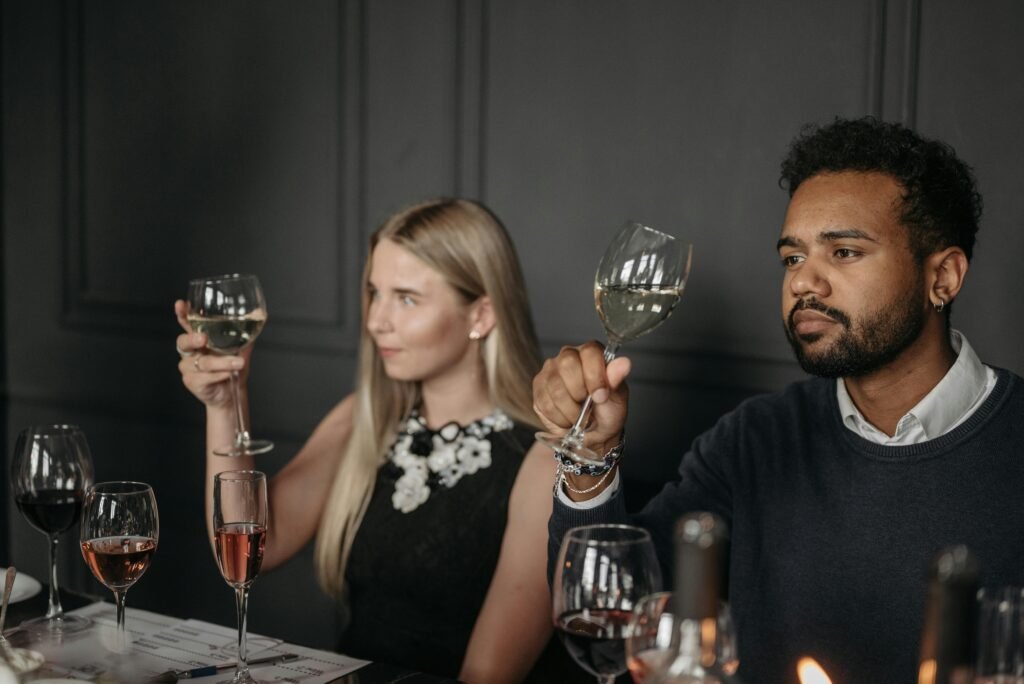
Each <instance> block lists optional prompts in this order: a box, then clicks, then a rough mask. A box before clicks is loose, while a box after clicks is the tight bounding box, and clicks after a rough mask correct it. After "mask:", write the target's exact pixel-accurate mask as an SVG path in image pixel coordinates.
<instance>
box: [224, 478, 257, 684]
mask: <svg viewBox="0 0 1024 684" xmlns="http://www.w3.org/2000/svg"><path fill="white" fill-rule="evenodd" d="M213 531H214V547H215V549H216V552H217V565H218V566H219V567H220V574H221V575H222V576H223V577H224V581H225V582H227V583H228V585H230V586H231V587H233V588H234V590H235V603H236V607H237V609H238V660H237V662H238V665H237V666H236V667H235V677H234V679H232V680H231V681H232V682H233V684H252V683H253V682H255V681H256V680H254V679H253V678H252V675H250V674H249V666H248V664H247V662H246V661H247V654H246V617H247V614H248V604H249V587H250V586H251V585H252V583H253V580H255V579H256V575H258V574H259V572H260V566H261V565H262V564H263V547H264V545H265V543H266V540H267V476H266V475H264V474H263V473H261V472H259V471H256V470H228V471H225V472H222V473H217V475H216V476H215V477H214V479H213Z"/></svg>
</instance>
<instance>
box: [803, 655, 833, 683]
mask: <svg viewBox="0 0 1024 684" xmlns="http://www.w3.org/2000/svg"><path fill="white" fill-rule="evenodd" d="M796 674H797V676H798V677H799V678H800V684H832V680H831V679H829V678H828V675H827V674H825V670H823V669H822V667H821V665H819V664H818V663H817V661H816V660H815V659H814V658H801V659H800V662H798V663H797V664H796Z"/></svg>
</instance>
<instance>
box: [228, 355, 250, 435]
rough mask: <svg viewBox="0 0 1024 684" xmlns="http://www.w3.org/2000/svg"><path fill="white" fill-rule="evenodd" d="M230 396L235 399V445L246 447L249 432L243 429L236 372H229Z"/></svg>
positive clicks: (240, 395)
mask: <svg viewBox="0 0 1024 684" xmlns="http://www.w3.org/2000/svg"><path fill="white" fill-rule="evenodd" d="M231 394H232V396H233V397H234V399H235V444H237V445H238V446H247V445H248V444H249V431H248V430H247V429H246V427H245V409H244V408H243V407H242V392H241V391H240V390H239V389H238V371H231Z"/></svg>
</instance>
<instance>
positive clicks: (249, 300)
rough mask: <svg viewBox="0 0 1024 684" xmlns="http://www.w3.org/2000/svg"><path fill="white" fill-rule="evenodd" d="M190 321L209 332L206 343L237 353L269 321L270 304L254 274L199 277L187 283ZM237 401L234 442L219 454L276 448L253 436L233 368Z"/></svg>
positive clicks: (200, 330)
mask: <svg viewBox="0 0 1024 684" xmlns="http://www.w3.org/2000/svg"><path fill="white" fill-rule="evenodd" d="M188 307H189V308H188V322H189V325H190V326H191V327H192V330H193V331H195V332H198V333H204V334H205V335H206V339H207V343H206V346H207V347H209V348H210V349H211V350H213V351H214V352H216V353H218V354H225V355H233V354H238V353H239V352H241V351H242V350H243V349H245V348H246V347H248V346H249V345H250V344H252V343H253V342H255V341H256V338H257V337H258V336H259V334H260V331H262V330H263V326H264V325H266V322H267V303H266V300H265V299H264V297H263V289H262V288H261V287H260V281H259V280H258V279H257V278H256V276H253V275H238V274H232V275H222V276H213V277H210V278H197V279H195V280H192V281H189V284H188ZM231 394H232V397H233V398H234V402H235V443H234V444H231V445H228V446H224V447H220V448H217V449H215V450H214V452H213V453H214V454H216V455H217V456H249V455H253V454H262V453H266V452H268V451H270V450H271V449H273V448H274V444H273V442H268V441H267V440H265V439H252V437H250V436H249V428H248V427H247V425H246V419H245V407H244V406H242V400H241V397H240V395H239V390H238V371H236V370H233V371H231Z"/></svg>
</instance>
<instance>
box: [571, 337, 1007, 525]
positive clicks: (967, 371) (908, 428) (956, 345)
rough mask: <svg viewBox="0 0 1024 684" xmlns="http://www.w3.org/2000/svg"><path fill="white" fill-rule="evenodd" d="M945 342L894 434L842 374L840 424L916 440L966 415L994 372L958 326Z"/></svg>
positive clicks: (895, 439)
mask: <svg viewBox="0 0 1024 684" xmlns="http://www.w3.org/2000/svg"><path fill="white" fill-rule="evenodd" d="M949 342H950V344H951V345H952V346H953V351H954V352H956V354H957V357H956V361H955V362H954V363H953V365H952V367H950V369H949V370H948V371H947V372H946V375H945V376H944V377H943V378H942V380H940V381H939V384H937V385H936V386H935V387H933V388H932V391H931V392H929V393H928V394H926V395H925V396H924V398H923V399H921V401H919V402H917V405H916V406H914V407H913V408H912V409H910V411H908V412H907V414H906V415H905V416H903V417H902V418H900V421H899V423H897V424H896V434H894V435H893V436H892V437H890V436H889V435H887V434H885V433H884V432H882V431H881V430H879V429H878V428H876V427H875V426H874V425H872V424H871V423H869V422H868V421H867V420H865V418H864V416H863V414H861V412H860V411H859V410H858V409H857V407H856V406H855V405H854V403H853V399H851V398H850V394H849V393H848V392H847V391H846V384H845V383H844V382H843V379H842V378H839V379H838V380H837V381H836V398H837V399H838V400H839V412H840V414H841V415H842V418H843V424H844V425H845V426H846V427H847V428H848V429H850V430H852V431H853V432H855V433H857V434H858V435H860V436H861V437H863V438H864V439H867V440H869V441H872V442H875V443H877V444H883V445H886V446H906V445H908V444H918V443H920V442H926V441H928V440H929V439H934V438H936V437H938V436H940V435H944V434H946V433H947V432H949V431H950V430H952V429H953V428H955V427H957V426H958V425H960V424H961V423H962V422H964V421H965V420H967V419H968V418H970V417H971V415H973V414H974V412H975V411H977V410H978V407H980V406H981V405H982V404H983V403H984V402H985V400H986V399H988V395H989V394H991V393H992V390H993V388H995V386H996V373H995V371H994V370H992V369H991V368H990V367H988V366H986V365H985V364H983V363H982V362H981V359H979V358H978V355H977V354H976V353H975V352H974V349H973V348H972V347H971V345H970V343H969V342H968V341H967V338H966V337H964V336H963V334H962V333H961V332H960V331H959V330H951V331H950V335H949ZM619 483H620V480H619V473H618V471H616V472H615V476H614V478H613V479H612V482H611V484H610V485H609V486H608V488H607V489H605V490H604V491H603V492H601V493H600V494H598V495H597V496H595V497H594V498H593V499H589V500H587V501H573V500H572V499H570V498H569V497H568V495H567V494H566V493H565V492H564V491H563V490H562V488H561V487H559V488H558V500H559V501H561V502H562V503H564V504H566V505H567V506H571V507H573V508H577V509H586V508H594V507H595V506H600V505H601V504H603V503H604V502H606V501H608V499H610V498H611V497H612V494H614V493H615V492H616V491H617V490H618V489H619V486H620V485H619Z"/></svg>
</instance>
